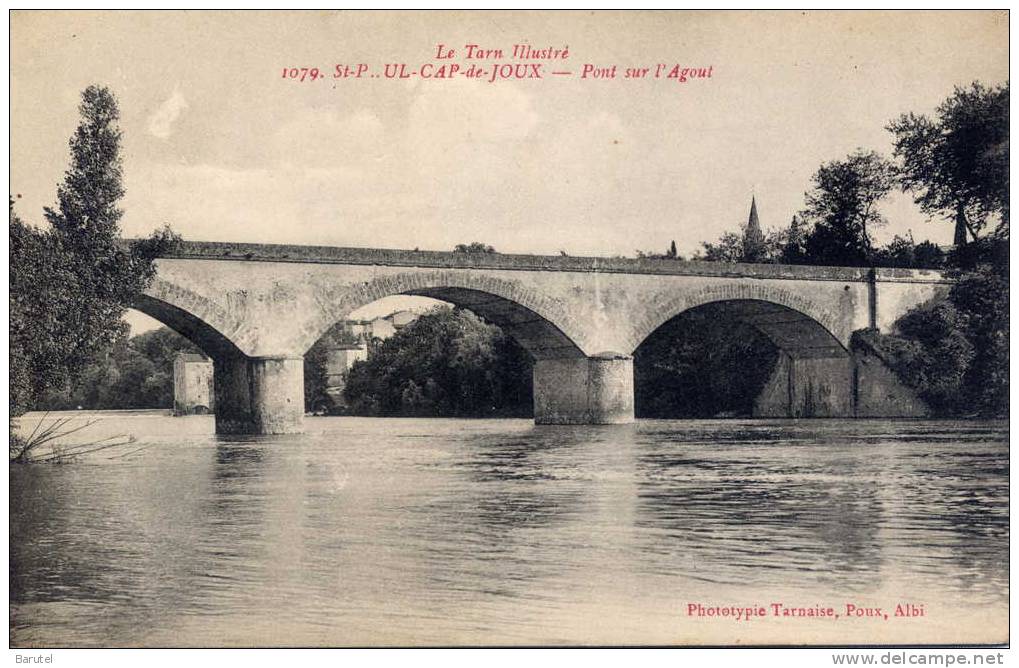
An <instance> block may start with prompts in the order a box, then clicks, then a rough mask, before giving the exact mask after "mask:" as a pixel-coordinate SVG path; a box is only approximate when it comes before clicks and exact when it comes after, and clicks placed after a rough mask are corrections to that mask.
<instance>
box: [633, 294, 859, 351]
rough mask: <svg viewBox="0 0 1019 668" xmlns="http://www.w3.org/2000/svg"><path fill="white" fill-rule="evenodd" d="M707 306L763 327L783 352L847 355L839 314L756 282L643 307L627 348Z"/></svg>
mask: <svg viewBox="0 0 1019 668" xmlns="http://www.w3.org/2000/svg"><path fill="white" fill-rule="evenodd" d="M708 304H718V305H719V306H720V307H722V308H723V310H724V311H726V313H727V315H730V316H732V317H734V318H736V319H739V320H742V321H744V322H747V323H749V324H751V325H754V326H755V327H757V329H759V330H761V331H762V332H763V333H764V334H765V335H766V336H767V337H768V338H769V339H771V340H772V342H773V343H774V344H775V345H776V346H777V347H778V348H779V349H780V350H783V351H784V352H787V353H789V354H791V355H793V356H794V357H796V356H799V355H797V352H800V353H803V354H806V351H808V350H815V352H814V353H811V354H809V356H832V357H842V356H845V355H846V354H847V343H848V341H846V340H844V333H843V332H842V331H841V330H842V327H840V325H839V318H838V315H837V314H836V313H834V312H832V311H831V310H829V309H827V308H824V307H822V306H821V305H820V304H818V303H816V302H814V301H813V300H811V299H810V298H808V297H804V296H802V295H799V294H797V293H794V292H790V291H789V290H786V289H784V288H780V287H777V286H773V285H767V284H759V283H736V282H733V283H725V284H716V285H709V286H706V287H704V288H701V289H699V290H696V291H692V292H687V293H681V294H678V295H675V296H672V297H670V298H669V299H667V300H665V301H663V302H661V303H658V304H655V305H654V307H653V308H648V309H647V311H646V312H647V315H646V316H645V317H644V318H643V319H642V320H640V321H638V322H637V323H636V325H635V326H634V328H633V330H632V333H631V336H630V340H629V345H630V350H631V351H636V349H637V348H638V347H640V345H641V344H642V343H643V342H644V341H646V340H647V339H648V337H650V336H651V335H652V334H654V332H656V331H657V330H658V329H659V328H660V327H662V326H663V325H665V324H666V323H668V322H669V321H671V320H673V319H674V318H676V317H677V316H680V315H682V314H683V313H684V312H686V311H689V310H691V309H695V308H698V307H701V306H705V305H708Z"/></svg>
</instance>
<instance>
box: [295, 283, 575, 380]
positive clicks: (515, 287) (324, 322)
mask: <svg viewBox="0 0 1019 668" xmlns="http://www.w3.org/2000/svg"><path fill="white" fill-rule="evenodd" d="M325 294H327V295H328V297H327V299H328V301H325V302H323V303H321V304H320V305H319V306H320V308H319V311H320V315H319V317H317V318H315V319H314V320H313V321H312V322H311V323H310V324H309V325H307V326H306V327H305V328H304V331H303V332H302V333H301V335H300V337H299V342H298V347H299V348H300V349H301V350H302V351H303V350H307V349H308V348H310V347H311V346H312V345H313V344H314V343H315V342H316V341H317V340H318V339H319V338H321V337H322V335H323V334H325V333H326V332H327V331H328V330H329V328H330V327H332V326H333V325H334V324H336V323H337V322H339V321H340V320H343V319H345V318H347V317H348V316H349V315H350V313H352V312H353V311H355V310H357V309H358V308H361V307H362V306H366V305H368V304H371V303H372V302H374V301H377V300H379V299H382V298H384V297H391V296H395V295H414V296H420V297H431V298H433V299H439V300H442V301H445V302H450V303H452V304H455V305H457V306H461V307H463V308H466V309H469V310H470V311H472V312H474V313H475V314H477V315H479V316H481V317H482V318H484V319H485V320H487V321H488V322H491V323H493V324H495V325H498V326H499V327H501V328H502V329H503V330H504V331H505V332H506V333H507V334H508V335H510V336H511V337H513V338H514V339H515V340H516V341H517V342H518V343H519V344H520V345H521V346H522V347H523V348H524V349H525V350H527V351H528V352H529V353H530V354H531V355H532V357H534V359H536V360H542V359H562V358H582V357H585V354H584V352H583V348H582V345H583V342H584V338H583V335H582V333H583V331H584V329H583V327H582V326H581V325H580V323H578V322H577V321H575V319H574V318H573V317H572V316H571V315H570V314H569V309H568V308H567V307H566V306H565V305H564V304H563V303H561V302H560V301H559V300H557V299H554V298H552V297H549V296H547V295H543V294H541V293H539V292H537V291H536V290H534V289H531V288H527V287H524V286H523V285H521V284H520V283H518V282H516V281H512V280H506V279H502V278H498V277H495V276H491V275H485V274H478V273H476V272H466V271H441V270H440V271H428V272H403V273H398V274H392V275H389V276H383V277H379V278H375V279H372V280H370V281H364V282H362V283H359V284H357V285H354V286H352V287H350V288H348V289H347V290H345V291H343V292H341V293H340V294H339V295H336V294H335V293H332V294H329V292H326V293H325Z"/></svg>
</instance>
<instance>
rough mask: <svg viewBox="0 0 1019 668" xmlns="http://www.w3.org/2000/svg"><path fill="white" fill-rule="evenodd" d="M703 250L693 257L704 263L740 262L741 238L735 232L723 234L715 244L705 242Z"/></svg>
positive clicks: (741, 258) (741, 259)
mask: <svg viewBox="0 0 1019 668" xmlns="http://www.w3.org/2000/svg"><path fill="white" fill-rule="evenodd" d="M701 246H703V250H702V251H700V252H699V253H697V254H696V255H694V259H695V260H701V261H704V262H742V261H743V237H742V236H741V235H739V234H737V233H736V232H724V233H723V234H722V236H721V237H720V238H719V239H718V241H717V242H716V243H711V242H708V241H705V242H703V243H702V244H701Z"/></svg>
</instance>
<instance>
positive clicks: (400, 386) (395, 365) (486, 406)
mask: <svg viewBox="0 0 1019 668" xmlns="http://www.w3.org/2000/svg"><path fill="white" fill-rule="evenodd" d="M344 396H345V398H346V400H347V402H348V404H349V406H350V411H351V412H352V413H354V414H356V415H401V416H414V415H418V416H422V415H427V416H441V417H453V416H458V417H466V416H470V417H481V416H503V417H509V416H526V415H530V414H531V361H530V358H529V356H528V354H527V352H526V351H525V350H523V349H522V348H521V347H520V345H519V344H517V342H516V341H514V340H513V339H512V338H510V337H509V336H507V335H506V334H505V333H504V332H503V331H502V330H501V329H500V328H499V327H497V326H495V325H492V324H489V323H486V322H485V321H483V320H481V319H480V318H478V317H477V316H476V315H474V314H473V313H471V312H470V311H465V310H463V309H459V308H450V307H446V306H437V307H435V308H434V309H432V310H431V311H430V312H428V313H426V314H424V315H422V316H421V317H420V318H418V319H417V320H415V321H414V322H412V323H410V324H409V325H407V326H406V327H404V328H403V329H401V330H400V331H398V332H397V333H396V334H395V335H393V336H392V337H391V338H389V339H386V340H385V341H382V342H381V343H380V344H379V345H378V347H377V348H376V349H375V350H374V352H373V354H372V355H371V356H370V357H369V358H368V359H367V360H365V361H359V362H355V363H354V365H353V367H352V368H351V369H350V374H349V376H348V378H347V384H346V387H345V388H344Z"/></svg>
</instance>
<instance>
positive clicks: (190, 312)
mask: <svg viewBox="0 0 1019 668" xmlns="http://www.w3.org/2000/svg"><path fill="white" fill-rule="evenodd" d="M132 308H134V309H135V310H136V311H140V312H142V313H144V314H145V315H147V316H149V317H151V318H154V319H156V320H158V321H159V322H161V323H163V324H164V325H166V326H167V327H169V328H170V329H172V330H174V331H175V332H177V333H178V334H180V335H181V336H183V337H184V338H186V339H188V340H189V341H191V342H192V343H194V344H195V345H196V346H198V347H199V348H201V349H202V351H204V352H205V353H206V354H207V355H209V356H210V357H212V358H214V359H215V358H221V357H236V356H239V355H243V354H244V350H243V347H242V345H243V341H242V340H241V339H240V337H239V333H240V332H241V331H242V328H241V325H240V323H238V322H236V321H234V320H233V319H232V318H230V317H229V315H228V314H227V313H226V311H225V310H224V309H223V308H222V307H220V306H219V305H217V304H215V303H214V302H212V301H210V300H209V299H207V298H205V297H202V296H201V295H198V294H196V293H194V292H192V291H190V290H188V289H187V288H183V287H181V286H179V285H176V284H174V283H171V282H169V281H166V280H163V279H161V278H159V277H156V278H154V279H153V281H152V283H151V284H150V285H149V287H148V289H146V290H145V292H144V293H143V294H141V295H139V296H138V297H137V298H136V299H135V301H134V303H133V304H132Z"/></svg>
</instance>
